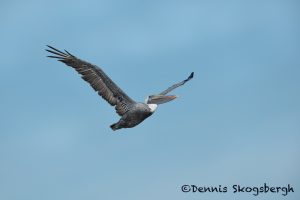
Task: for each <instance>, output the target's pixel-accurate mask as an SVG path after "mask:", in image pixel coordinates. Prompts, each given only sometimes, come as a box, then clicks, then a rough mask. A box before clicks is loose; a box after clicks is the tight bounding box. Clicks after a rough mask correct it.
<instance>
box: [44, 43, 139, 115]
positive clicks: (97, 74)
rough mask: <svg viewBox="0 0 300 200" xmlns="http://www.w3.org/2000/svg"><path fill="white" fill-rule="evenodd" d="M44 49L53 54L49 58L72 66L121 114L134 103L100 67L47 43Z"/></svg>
mask: <svg viewBox="0 0 300 200" xmlns="http://www.w3.org/2000/svg"><path fill="white" fill-rule="evenodd" d="M47 46H48V47H49V49H46V51H48V52H50V53H52V54H53V55H51V56H48V57H50V58H56V59H58V60H59V61H61V62H63V63H65V64H66V65H68V66H70V67H72V68H74V69H75V70H76V71H77V72H78V73H79V74H81V78H82V79H84V80H85V81H86V82H88V83H89V84H90V85H91V86H92V87H93V88H94V90H95V91H97V92H98V94H99V95H100V96H101V97H102V98H103V99H105V100H106V101H107V102H108V103H109V104H110V105H112V106H115V109H116V112H117V113H118V114H119V115H120V116H122V115H124V114H125V113H126V112H127V111H128V110H130V107H131V105H132V104H134V103H135V101H133V100H132V99H131V98H130V97H129V96H127V94H125V93H124V92H123V91H122V90H121V89H120V88H119V87H118V86H117V85H116V84H115V83H114V82H113V81H112V80H111V79H110V78H109V77H108V76H107V75H106V74H105V73H104V72H103V70H102V69H101V68H100V67H97V66H95V65H93V64H90V63H88V62H86V61H83V60H80V59H79V58H77V57H75V56H73V55H72V54H70V53H69V52H68V51H66V50H65V52H62V51H60V50H58V49H55V48H54V47H51V46H49V45H47Z"/></svg>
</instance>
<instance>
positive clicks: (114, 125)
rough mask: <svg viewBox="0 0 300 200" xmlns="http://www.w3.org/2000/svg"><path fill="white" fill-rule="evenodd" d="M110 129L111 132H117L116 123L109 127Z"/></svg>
mask: <svg viewBox="0 0 300 200" xmlns="http://www.w3.org/2000/svg"><path fill="white" fill-rule="evenodd" d="M110 128H111V129H112V130H113V131H115V130H118V129H119V126H118V123H115V124H112V125H110Z"/></svg>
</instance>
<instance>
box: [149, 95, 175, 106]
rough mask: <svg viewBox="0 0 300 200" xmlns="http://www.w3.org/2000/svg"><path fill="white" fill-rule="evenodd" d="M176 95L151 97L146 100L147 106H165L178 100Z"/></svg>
mask: <svg viewBox="0 0 300 200" xmlns="http://www.w3.org/2000/svg"><path fill="white" fill-rule="evenodd" d="M176 98H177V96H175V95H150V96H148V97H147V98H146V100H145V103H146V104H156V105H158V104H163V103H167V102H169V101H172V100H174V99H176Z"/></svg>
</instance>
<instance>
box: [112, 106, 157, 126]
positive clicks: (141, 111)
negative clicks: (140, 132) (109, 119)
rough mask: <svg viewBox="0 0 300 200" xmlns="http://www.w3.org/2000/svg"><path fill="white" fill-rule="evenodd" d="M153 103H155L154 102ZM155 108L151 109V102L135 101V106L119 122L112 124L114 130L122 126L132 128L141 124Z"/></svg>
mask: <svg viewBox="0 0 300 200" xmlns="http://www.w3.org/2000/svg"><path fill="white" fill-rule="evenodd" d="M152 105H153V104H152ZM154 111H155V110H152V109H151V104H150V105H148V104H145V103H135V104H134V105H133V108H132V109H131V110H129V111H128V112H126V113H125V114H124V115H123V116H122V117H121V119H120V120H119V121H118V123H115V124H113V125H111V126H110V127H111V128H112V129H113V130H117V129H120V128H132V127H135V126H136V125H138V124H140V123H141V122H142V121H144V120H145V119H146V118H148V117H150V116H151V115H152V114H153V113H154Z"/></svg>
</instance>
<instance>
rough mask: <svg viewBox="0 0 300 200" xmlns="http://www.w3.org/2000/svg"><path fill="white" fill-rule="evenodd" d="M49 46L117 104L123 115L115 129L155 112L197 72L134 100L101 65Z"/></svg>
mask: <svg viewBox="0 0 300 200" xmlns="http://www.w3.org/2000/svg"><path fill="white" fill-rule="evenodd" d="M48 47H49V48H50V49H47V51H48V52H50V53H52V54H54V55H52V56H48V57H50V58H57V59H58V60H59V61H61V62H63V63H65V64H66V65H68V66H70V67H72V68H74V69H75V70H76V71H77V72H78V73H79V74H81V75H82V78H83V79H84V80H85V81H87V82H88V83H89V84H90V85H91V86H92V87H93V89H94V90H95V91H96V92H98V94H99V95H100V96H101V97H102V98H103V99H105V100H106V101H107V102H108V103H109V104H110V105H112V106H114V107H115V109H116V112H117V113H118V114H119V115H120V116H121V119H120V120H119V121H118V122H117V123H115V124H112V125H111V126H110V127H111V128H112V129H113V130H118V129H121V128H132V127H135V126H136V125H138V124H140V123H141V122H142V121H144V120H145V119H146V118H148V117H149V116H151V115H152V114H153V113H154V112H155V110H156V108H157V106H158V105H159V104H162V103H166V102H169V101H171V100H173V99H175V98H176V96H174V95H166V94H167V93H169V92H170V91H172V90H173V89H175V88H177V87H179V86H181V85H183V84H185V83H186V82H187V81H189V80H190V79H192V78H193V75H194V73H191V75H190V76H189V77H188V78H187V79H186V80H184V81H182V82H180V83H177V84H175V85H173V86H171V87H170V88H168V89H167V90H165V91H163V92H161V93H160V94H158V95H150V96H148V97H147V99H146V101H145V103H139V102H135V101H134V100H132V99H131V98H130V97H129V96H128V95H127V94H126V93H124V92H123V91H122V90H121V89H120V88H119V87H118V86H117V85H116V84H115V83H114V82H113V81H112V80H111V79H110V78H109V77H108V76H107V75H106V74H105V73H104V71H103V70H102V69H101V68H100V67H97V66H95V65H93V64H90V63H88V62H85V61H83V60H80V59H78V58H77V57H75V56H73V55H72V54H70V53H69V52H68V51H66V50H65V52H62V51H60V50H57V49H55V48H53V47H51V46H48Z"/></svg>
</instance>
